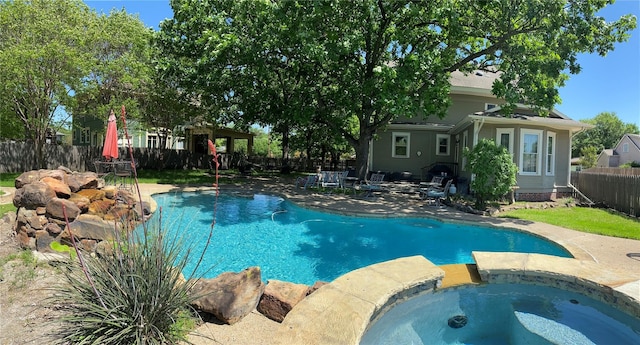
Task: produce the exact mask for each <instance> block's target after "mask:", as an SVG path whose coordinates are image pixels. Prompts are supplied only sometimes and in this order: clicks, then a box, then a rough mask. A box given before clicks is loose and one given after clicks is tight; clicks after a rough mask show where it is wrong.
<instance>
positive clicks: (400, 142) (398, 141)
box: [391, 132, 411, 158]
mask: <svg viewBox="0 0 640 345" xmlns="http://www.w3.org/2000/svg"><path fill="white" fill-rule="evenodd" d="M410 139H411V135H410V134H409V133H401V132H394V133H393V143H392V144H393V147H392V148H391V157H394V158H409V142H410Z"/></svg>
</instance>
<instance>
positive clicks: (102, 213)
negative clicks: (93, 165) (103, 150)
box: [13, 167, 151, 252]
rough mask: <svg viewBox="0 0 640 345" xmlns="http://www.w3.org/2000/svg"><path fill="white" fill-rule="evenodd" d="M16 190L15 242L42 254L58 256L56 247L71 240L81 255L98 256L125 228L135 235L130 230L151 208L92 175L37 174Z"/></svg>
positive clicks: (18, 180)
mask: <svg viewBox="0 0 640 345" xmlns="http://www.w3.org/2000/svg"><path fill="white" fill-rule="evenodd" d="M15 187H16V192H15V195H14V197H13V205H14V206H15V207H17V208H18V210H17V216H16V222H15V232H16V238H17V240H18V243H19V244H20V246H21V247H22V248H25V249H31V250H37V251H39V252H54V250H53V249H52V247H51V243H52V242H59V243H61V244H70V243H71V235H73V236H74V239H75V240H76V241H77V243H79V244H80V246H81V248H82V249H84V250H87V251H90V252H94V251H96V250H97V249H98V248H99V246H100V245H101V243H102V242H104V241H112V240H114V239H115V238H114V237H115V235H116V234H117V232H118V231H122V230H123V229H124V227H125V226H124V225H125V224H126V225H127V227H128V229H133V226H130V225H133V224H134V223H135V222H137V221H140V220H142V218H143V217H146V216H148V215H149V214H150V212H151V210H150V205H149V203H147V202H142V204H140V201H139V200H136V198H135V197H134V195H133V193H131V192H130V191H128V190H124V189H119V188H117V187H116V186H105V184H104V180H102V179H100V178H98V176H97V174H96V173H93V172H73V171H71V170H69V169H67V168H65V167H59V168H58V169H56V170H33V171H28V172H25V173H23V174H21V175H20V176H18V177H17V178H16V180H15ZM65 218H66V219H65ZM67 220H68V222H69V226H67ZM69 228H70V229H71V230H69ZM106 243H108V242H105V243H104V244H106ZM104 244H102V245H104Z"/></svg>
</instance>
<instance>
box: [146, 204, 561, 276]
mask: <svg viewBox="0 0 640 345" xmlns="http://www.w3.org/2000/svg"><path fill="white" fill-rule="evenodd" d="M154 199H155V200H156V201H157V203H158V207H162V223H163V227H164V228H165V229H166V230H167V231H168V234H167V237H168V238H172V237H173V236H175V237H178V238H183V239H184V240H185V241H186V242H187V243H188V244H189V245H193V246H194V248H193V249H194V252H195V253H200V252H202V250H204V247H205V243H206V239H207V236H208V232H209V229H210V225H211V223H212V218H213V209H214V204H215V202H214V201H215V194H214V193H212V192H194V193H178V194H169V193H167V194H160V195H156V196H154ZM217 207H218V209H217V217H216V224H215V227H214V231H213V238H212V240H211V244H210V246H209V248H208V249H207V252H206V254H205V260H204V262H203V264H202V265H201V266H200V267H199V271H198V274H197V275H198V276H204V277H209V278H210V277H215V276H217V275H218V274H220V273H222V272H227V271H234V272H239V271H241V270H243V269H245V268H247V267H250V266H260V268H261V270H262V278H263V280H264V281H266V280H269V279H278V280H284V281H290V282H295V283H301V284H313V283H314V282H316V281H318V280H321V281H332V280H333V279H335V278H337V277H339V276H340V275H342V274H344V273H347V272H349V271H352V270H354V269H358V268H361V267H364V266H368V265H371V264H374V263H378V262H382V261H387V260H391V259H396V258H399V257H404V256H411V255H423V256H425V257H426V258H427V259H429V260H430V261H431V262H433V263H434V264H436V265H442V264H455V263H472V262H473V259H472V257H471V251H501V252H504V251H507V252H529V253H542V254H550V255H556V256H562V257H571V255H570V254H569V253H568V252H567V251H566V250H565V249H563V248H562V247H560V246H558V245H556V244H554V243H552V242H549V241H546V240H544V239H541V238H539V237H536V236H532V235H529V234H526V233H522V232H518V231H509V230H504V229H493V228H483V227H477V226H470V225H463V224H456V223H444V222H440V221H437V220H432V219H422V218H386V219H384V218H364V217H349V216H342V215H335V214H328V213H324V212H317V211H313V210H309V209H305V208H301V207H298V206H296V205H294V204H293V203H291V202H288V201H286V200H284V199H282V198H280V197H276V196H270V195H262V194H256V195H253V197H242V196H230V195H226V194H223V195H221V196H220V197H219V200H218V206H217ZM158 216H159V212H156V213H155V214H154V216H153V217H154V218H156V219H157V218H158ZM151 222H153V219H152V220H151ZM151 224H153V223H151ZM198 256H199V255H192V257H193V258H194V260H193V261H194V262H193V263H192V264H191V265H192V266H191V267H187V270H186V271H185V274H187V275H188V274H189V273H190V272H191V271H192V270H193V267H194V266H195V261H197V258H198Z"/></svg>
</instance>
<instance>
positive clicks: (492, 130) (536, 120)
mask: <svg viewBox="0 0 640 345" xmlns="http://www.w3.org/2000/svg"><path fill="white" fill-rule="evenodd" d="M496 78H497V74H496V73H491V72H484V71H482V72H481V71H476V72H474V73H471V74H466V75H465V74H463V73H462V72H458V71H456V72H453V73H452V74H451V90H450V98H451V105H450V107H449V109H448V110H447V116H445V117H444V118H442V119H440V118H438V117H437V116H431V117H428V118H427V119H426V120H423V119H397V120H396V121H394V122H393V123H391V124H390V125H389V126H387V127H386V128H385V129H384V130H383V131H380V132H378V133H377V136H378V138H379V139H378V140H376V141H374V142H373V144H372V149H371V155H370V158H369V159H370V170H372V171H386V172H404V173H405V174H410V175H412V176H414V177H417V176H419V177H420V179H421V180H429V179H430V178H431V176H433V175H437V174H443V173H446V174H448V175H450V176H453V177H454V179H455V183H457V184H458V187H459V189H460V190H461V191H463V192H464V191H466V188H467V186H468V181H470V180H471V178H472V176H471V173H470V171H469V169H468V168H467V166H466V159H465V157H464V156H463V151H464V148H472V147H473V146H474V145H475V144H476V143H477V142H478V141H479V140H480V139H482V138H488V139H492V140H494V141H495V142H497V143H499V144H501V145H504V146H505V147H507V148H508V150H509V152H511V154H512V155H513V161H514V163H515V164H516V165H517V167H518V173H517V189H516V192H515V198H516V200H532V201H533V200H550V199H554V198H557V197H562V196H565V195H568V193H570V192H572V186H571V184H570V176H571V163H570V162H571V139H572V137H573V136H574V135H575V134H576V133H578V132H580V131H583V130H585V129H588V128H591V127H592V126H591V125H588V124H585V123H582V122H578V121H574V120H571V119H570V118H568V117H567V116H565V115H564V114H562V113H560V112H559V111H556V110H553V111H551V113H550V114H549V115H547V116H539V115H538V114H537V113H536V112H535V111H534V110H533V109H532V108H531V107H528V106H526V105H522V104H519V105H518V106H517V108H516V109H515V110H514V111H513V112H512V113H510V114H507V115H504V114H501V112H500V110H501V107H500V105H501V104H504V102H503V101H501V100H499V99H497V98H496V97H495V96H494V95H493V94H492V93H491V87H492V85H493V81H494V80H495V79H496Z"/></svg>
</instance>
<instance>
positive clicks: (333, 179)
mask: <svg viewBox="0 0 640 345" xmlns="http://www.w3.org/2000/svg"><path fill="white" fill-rule="evenodd" d="M342 174H343V172H342V171H322V172H321V177H320V187H322V188H332V189H336V188H340V187H342V182H341V180H342Z"/></svg>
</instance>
